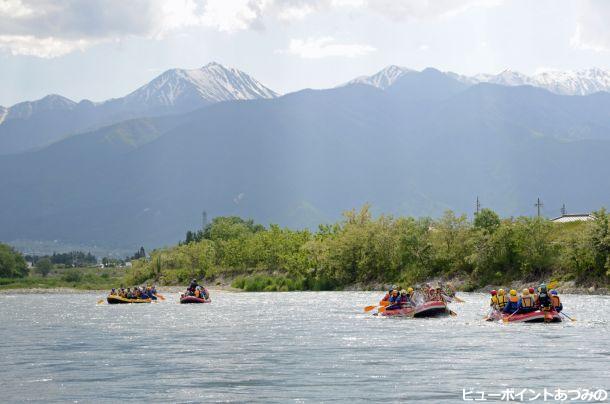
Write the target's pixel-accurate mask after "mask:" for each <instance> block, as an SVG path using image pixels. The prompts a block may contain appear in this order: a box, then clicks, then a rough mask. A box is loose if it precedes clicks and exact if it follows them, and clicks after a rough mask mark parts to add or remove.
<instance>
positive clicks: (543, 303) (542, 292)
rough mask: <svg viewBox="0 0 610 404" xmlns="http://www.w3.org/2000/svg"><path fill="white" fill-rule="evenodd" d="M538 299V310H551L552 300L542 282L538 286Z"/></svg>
mask: <svg viewBox="0 0 610 404" xmlns="http://www.w3.org/2000/svg"><path fill="white" fill-rule="evenodd" d="M538 301H539V302H540V310H543V311H549V310H551V306H552V302H551V297H550V296H549V293H548V291H547V289H546V285H545V284H544V283H543V284H541V285H540V287H539V288H538Z"/></svg>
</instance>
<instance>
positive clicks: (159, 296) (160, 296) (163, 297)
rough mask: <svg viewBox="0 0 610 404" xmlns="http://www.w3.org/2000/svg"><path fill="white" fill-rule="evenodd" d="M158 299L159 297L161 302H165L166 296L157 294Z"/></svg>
mask: <svg viewBox="0 0 610 404" xmlns="http://www.w3.org/2000/svg"><path fill="white" fill-rule="evenodd" d="M157 297H158V298H159V299H161V300H165V296H163V295H162V294H160V293H157Z"/></svg>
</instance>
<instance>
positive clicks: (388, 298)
mask: <svg viewBox="0 0 610 404" xmlns="http://www.w3.org/2000/svg"><path fill="white" fill-rule="evenodd" d="M395 290H398V286H395V285H392V287H391V288H390V289H389V290H388V292H387V293H386V294H385V296H384V297H383V299H381V301H382V302H389V301H390V297H392V292H393V291H395Z"/></svg>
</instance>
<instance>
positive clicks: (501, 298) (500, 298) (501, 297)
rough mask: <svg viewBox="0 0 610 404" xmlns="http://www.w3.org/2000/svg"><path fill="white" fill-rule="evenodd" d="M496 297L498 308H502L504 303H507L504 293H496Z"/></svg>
mask: <svg viewBox="0 0 610 404" xmlns="http://www.w3.org/2000/svg"><path fill="white" fill-rule="evenodd" d="M497 298H498V307H499V308H500V309H503V308H504V306H506V303H507V301H506V295H497Z"/></svg>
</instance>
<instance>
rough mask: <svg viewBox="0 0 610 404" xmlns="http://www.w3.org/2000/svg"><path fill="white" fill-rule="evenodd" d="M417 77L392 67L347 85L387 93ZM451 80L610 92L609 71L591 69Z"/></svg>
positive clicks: (505, 73) (557, 90) (508, 72)
mask: <svg viewBox="0 0 610 404" xmlns="http://www.w3.org/2000/svg"><path fill="white" fill-rule="evenodd" d="M413 73H417V71H416V70H413V69H409V68H406V67H401V66H395V65H391V66H388V67H386V68H384V69H382V70H380V71H379V72H377V73H375V74H373V75H371V76H360V77H357V78H355V79H353V80H350V81H349V82H347V83H346V84H356V83H360V84H368V85H371V86H374V87H377V88H381V89H386V88H388V87H390V86H391V85H392V84H393V83H394V82H395V81H396V80H398V79H399V78H401V77H403V76H405V75H408V74H413ZM445 74H447V75H448V76H450V77H452V78H453V79H456V80H458V81H461V82H463V83H466V84H471V85H472V84H478V83H492V84H498V85H503V86H524V85H528V86H532V87H539V88H544V89H545V90H548V91H551V92H553V93H555V94H561V95H589V94H593V93H596V92H599V91H605V92H610V70H604V69H600V68H591V69H584V70H578V71H543V72H540V73H537V74H535V75H532V76H528V75H526V74H523V73H519V72H517V71H513V70H510V69H507V70H504V71H502V72H500V73H498V74H477V75H474V76H466V75H461V74H457V73H453V72H445Z"/></svg>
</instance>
